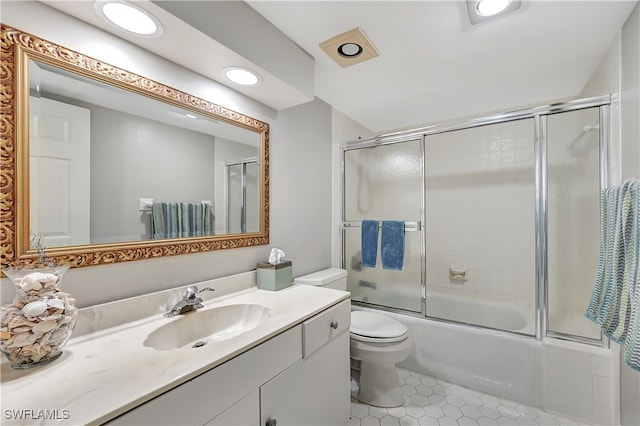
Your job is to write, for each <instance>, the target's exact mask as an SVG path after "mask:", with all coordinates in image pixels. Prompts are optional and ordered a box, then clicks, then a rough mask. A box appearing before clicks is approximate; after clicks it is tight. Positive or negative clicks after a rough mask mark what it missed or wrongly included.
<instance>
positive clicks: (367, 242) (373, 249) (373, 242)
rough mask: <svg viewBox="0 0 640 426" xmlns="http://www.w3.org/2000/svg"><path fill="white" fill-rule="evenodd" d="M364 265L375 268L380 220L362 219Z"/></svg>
mask: <svg viewBox="0 0 640 426" xmlns="http://www.w3.org/2000/svg"><path fill="white" fill-rule="evenodd" d="M361 231H362V235H361V244H362V266H364V267H365V268H375V267H376V259H377V258H378V221H377V220H363V221H362V228H361Z"/></svg>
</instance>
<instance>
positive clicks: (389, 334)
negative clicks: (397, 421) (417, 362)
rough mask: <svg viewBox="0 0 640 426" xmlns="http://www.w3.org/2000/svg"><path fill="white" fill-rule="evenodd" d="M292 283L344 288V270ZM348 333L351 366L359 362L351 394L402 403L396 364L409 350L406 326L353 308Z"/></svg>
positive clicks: (372, 401) (377, 403)
mask: <svg viewBox="0 0 640 426" xmlns="http://www.w3.org/2000/svg"><path fill="white" fill-rule="evenodd" d="M294 283H296V284H306V285H316V286H321V287H327V288H333V289H337V290H346V289H347V271H345V270H344V269H338V268H330V269H324V270H321V271H318V272H314V273H312V274H309V275H304V276H301V277H298V278H296V279H295V280H294ZM349 334H350V337H351V339H350V342H351V343H350V350H351V359H352V365H353V364H355V365H359V383H358V385H359V386H358V388H359V390H358V392H357V393H356V394H354V395H352V396H353V397H354V398H356V399H357V400H359V401H361V402H364V403H366V404H369V405H374V406H378V407H384V408H392V407H399V406H401V405H402V404H403V403H404V398H403V396H402V393H401V391H400V379H399V378H398V371H397V369H396V363H398V362H400V361H402V360H404V359H405V358H406V357H407V356H409V352H410V350H411V340H410V339H409V334H408V330H407V326H406V325H404V324H402V323H401V322H399V321H396V320H395V319H393V318H390V317H387V316H385V315H382V314H378V313H373V312H368V311H352V312H351V327H350V329H349ZM353 361H355V363H354V362H353Z"/></svg>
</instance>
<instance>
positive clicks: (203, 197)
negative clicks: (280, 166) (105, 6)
mask: <svg viewBox="0 0 640 426" xmlns="http://www.w3.org/2000/svg"><path fill="white" fill-rule="evenodd" d="M2 71H3V78H2V83H1V84H2V95H1V105H0V107H1V108H2V132H1V133H2V134H1V135H0V136H1V137H2V141H1V142H2V151H1V155H2V158H1V161H2V170H1V173H2V199H1V201H2V208H1V215H2V216H1V219H2V224H1V226H2V232H1V238H2V253H1V255H2V266H3V267H5V266H8V265H14V264H25V263H31V262H33V261H34V260H35V259H36V258H37V253H36V252H35V250H34V249H33V247H31V246H30V245H31V243H30V241H31V240H32V237H33V236H34V235H39V236H41V237H42V241H43V242H44V245H45V246H46V247H47V253H48V254H49V255H50V256H51V257H53V258H55V260H56V261H58V262H61V263H68V264H71V265H73V266H76V267H79V266H88V265H96V264H104V263H112V262H121V261H130V260H140V259H145V258H151V257H158V256H167V255H177V254H186V253H197V252H203V251H211V250H219V249H225V248H234V247H247V246H253V245H263V244H268V242H269V179H268V176H269V172H268V166H269V151H268V148H269V125H268V124H267V123H264V122H262V121H260V120H257V119H255V118H252V117H249V116H246V115H243V114H241V113H238V112H235V111H231V110H229V109H226V108H223V107H221V106H218V105H216V104H213V103H211V102H209V101H206V100H203V99H200V98H198V97H196V96H193V95H190V94H187V93H184V92H181V91H179V90H176V89H173V88H171V87H168V86H165V85H163V84H162V83H160V82H156V81H152V80H150V79H147V78H145V77H144V76H140V75H137V74H133V73H130V72H128V71H126V70H122V69H119V68H117V67H114V66H111V65H109V64H105V63H104V62H101V61H98V60H95V59H92V58H90V57H87V56H85V55H83V54H80V53H78V52H74V51H71V50H69V49H66V48H64V47H62V46H59V45H56V44H54V43H51V42H48V41H46V40H43V39H40V38H38V37H37V36H34V35H31V34H27V33H24V32H21V31H19V30H16V29H13V28H10V27H7V26H4V25H3V26H2Z"/></svg>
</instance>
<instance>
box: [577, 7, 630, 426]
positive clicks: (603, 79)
mask: <svg viewBox="0 0 640 426" xmlns="http://www.w3.org/2000/svg"><path fill="white" fill-rule="evenodd" d="M607 92H608V93H611V94H612V96H613V98H612V100H613V102H612V108H611V109H612V129H611V141H612V146H611V165H612V170H611V171H612V182H611V183H612V184H620V183H621V182H623V181H624V180H627V179H631V178H636V179H637V178H639V177H640V120H639V119H638V117H640V6H638V5H636V7H635V9H634V10H633V12H632V13H631V15H630V16H629V18H628V20H627V22H626V23H625V24H624V26H623V28H622V31H621V32H620V33H619V34H618V35H617V36H616V38H615V39H614V40H613V42H612V44H611V47H610V48H609V50H608V51H607V54H606V55H605V56H604V58H603V59H602V61H601V62H600V65H599V67H598V69H597V70H596V71H595V72H594V73H593V75H592V77H591V79H590V80H589V82H588V83H587V84H586V85H585V88H584V89H583V92H582V95H583V96H590V95H595V94H602V93H607ZM611 347H612V350H613V351H614V353H615V352H618V351H619V346H618V345H616V344H615V343H612V346H611ZM620 352H621V351H620ZM619 379H620V387H619V392H620V395H619V398H620V413H619V414H620V423H621V424H622V425H638V424H640V373H638V372H637V371H634V370H632V369H631V368H629V367H628V366H627V365H626V364H625V363H624V361H623V360H622V353H621V362H620V373H619Z"/></svg>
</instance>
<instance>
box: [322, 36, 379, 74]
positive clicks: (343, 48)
mask: <svg viewBox="0 0 640 426" xmlns="http://www.w3.org/2000/svg"><path fill="white" fill-rule="evenodd" d="M320 48H321V49H322V50H324V52H325V53H326V54H327V55H329V57H330V58H331V59H333V60H334V61H335V62H336V63H337V64H338V65H340V66H341V67H342V68H346V67H348V66H351V65H355V64H359V63H360V62H364V61H366V60H368V59H371V58H375V57H376V56H378V55H379V53H378V50H377V49H376V47H375V46H374V45H373V43H372V42H371V40H369V37H367V35H366V34H365V33H364V31H362V29H360V28H354V29H352V30H350V31H347V32H346V33H342V34H340V35H337V36H335V37H333V38H330V39H329V40H327V41H323V42H322V43H320Z"/></svg>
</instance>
